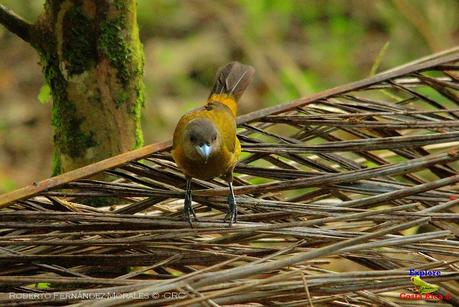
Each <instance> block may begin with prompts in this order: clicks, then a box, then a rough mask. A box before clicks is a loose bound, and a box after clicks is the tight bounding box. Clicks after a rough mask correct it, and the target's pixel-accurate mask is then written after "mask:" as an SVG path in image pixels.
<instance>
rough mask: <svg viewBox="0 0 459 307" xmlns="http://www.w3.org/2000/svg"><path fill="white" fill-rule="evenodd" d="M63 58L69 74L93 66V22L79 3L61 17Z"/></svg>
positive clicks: (94, 47) (94, 45)
mask: <svg viewBox="0 0 459 307" xmlns="http://www.w3.org/2000/svg"><path fill="white" fill-rule="evenodd" d="M62 26H63V37H64V40H63V42H62V43H63V49H62V51H63V59H64V61H65V64H66V66H65V67H66V70H67V72H68V73H69V74H70V75H73V74H81V73H82V72H84V71H86V70H88V69H89V68H91V67H93V66H94V65H95V63H96V61H95V58H96V55H97V48H96V38H95V35H94V29H93V23H92V20H91V19H90V18H88V17H87V16H86V15H85V13H84V12H83V8H82V7H81V3H77V4H75V6H73V7H72V8H71V9H70V10H69V11H67V12H66V13H65V15H64V19H63V25H62Z"/></svg>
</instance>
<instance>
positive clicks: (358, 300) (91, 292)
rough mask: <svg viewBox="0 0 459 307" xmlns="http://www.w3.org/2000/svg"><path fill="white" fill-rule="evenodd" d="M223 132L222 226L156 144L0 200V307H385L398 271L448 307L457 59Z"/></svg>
mask: <svg viewBox="0 0 459 307" xmlns="http://www.w3.org/2000/svg"><path fill="white" fill-rule="evenodd" d="M238 123H239V127H240V130H239V138H240V140H241V142H242V143H243V151H244V154H243V158H242V159H241V163H240V165H239V166H238V168H237V173H238V176H236V179H235V184H236V185H237V187H236V188H235V193H236V194H237V196H238V204H239V208H240V222H239V223H237V224H235V225H234V226H233V227H232V228H229V227H227V224H225V223H223V222H222V219H223V216H224V214H225V212H226V209H227V205H226V198H225V197H226V193H227V189H226V187H225V184H224V182H222V181H221V180H218V179H217V180H213V181H210V182H203V181H198V180H196V181H194V182H193V184H194V187H193V188H194V192H193V193H194V198H193V199H194V200H195V201H197V204H196V212H197V214H198V216H199V217H200V221H199V222H196V223H195V224H194V228H192V229H191V228H190V227H189V225H188V223H187V222H185V221H184V220H183V217H182V209H183V202H182V200H181V198H182V197H183V193H184V192H183V187H184V184H185V181H184V178H183V176H182V175H181V173H180V171H178V170H177V168H176V166H175V164H174V163H173V162H172V160H171V157H170V154H169V152H168V150H169V148H170V143H169V142H164V143H159V144H153V145H149V146H146V147H144V148H142V149H139V150H136V151H132V152H128V153H125V154H122V155H119V156H116V157H113V158H110V159H107V160H104V161H101V162H98V163H95V164H92V165H89V166H86V167H83V168H81V169H77V170H74V171H71V172H69V173H66V174H63V175H61V176H57V177H54V178H50V179H47V180H44V181H42V182H38V183H35V184H33V185H31V186H28V187H25V188H22V189H19V190H17V191H13V192H11V193H7V194H5V195H3V196H0V208H2V214H1V215H0V232H1V236H0V285H1V287H0V291H1V292H0V304H1V305H2V306H6V305H11V304H15V303H20V304H23V305H28V304H29V305H32V304H37V302H38V301H39V302H41V303H42V304H64V303H77V304H79V305H84V306H115V305H116V306H118V305H123V304H124V305H129V306H131V305H136V306H141V305H144V304H148V305H173V306H189V305H193V304H195V305H204V306H218V305H228V304H252V305H253V306H257V305H282V306H305V305H312V304H313V305H323V304H329V305H343V306H370V305H378V306H379V305H381V306H383V305H387V306H399V305H398V304H405V303H407V302H408V301H407V300H406V299H402V297H403V298H405V296H404V295H405V294H409V293H414V292H412V291H414V286H413V285H412V284H411V282H410V276H409V274H408V273H409V270H410V269H414V270H421V269H423V270H431V271H432V270H436V271H440V272H441V275H440V276H435V277H428V278H425V280H426V281H428V282H430V283H432V284H435V285H439V286H440V288H439V290H438V291H437V292H436V294H437V295H439V294H441V295H443V298H442V301H441V303H443V304H446V305H448V304H450V305H457V304H459V299H458V294H459V291H458V284H457V280H458V279H459V270H458V265H457V261H458V259H459V243H458V240H457V237H458V236H459V227H458V225H457V222H458V220H459V213H458V210H457V205H458V204H459V199H457V195H458V194H459V191H458V186H457V183H458V182H459V175H458V174H457V170H458V168H459V164H458V160H459V152H458V149H459V49H458V48H456V49H453V50H449V51H447V52H444V53H442V54H437V55H434V56H431V57H428V58H424V59H421V60H419V61H417V62H414V63H411V64H408V65H404V66H402V67H399V68H396V69H393V70H391V71H388V72H385V73H382V74H379V75H376V76H374V77H371V78H368V79H365V80H362V81H359V82H355V83H352V84H348V85H344V86H340V87H337V88H333V89H330V90H328V91H325V92H321V93H318V94H315V95H313V96H311V97H306V98H302V99H299V100H296V101H293V102H291V103H287V104H284V105H279V106H275V107H272V108H267V109H263V110H260V111H257V112H254V113H250V114H247V115H243V116H240V117H239V118H238ZM101 172H105V173H107V174H109V175H111V177H112V179H114V180H111V181H102V180H91V179H85V178H89V177H90V176H92V175H94V174H97V173H101ZM88 202H89V203H90V204H94V203H99V204H100V203H103V204H106V206H105V207H99V208H94V207H92V206H88V205H87V203H88ZM85 204H86V205H85ZM108 208H110V210H108ZM413 297H414V296H413ZM146 299H148V300H146ZM411 303H413V304H414V303H417V302H411ZM430 304H431V305H435V304H436V302H435V301H430ZM438 304H440V302H438Z"/></svg>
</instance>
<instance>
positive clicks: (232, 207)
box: [224, 180, 237, 227]
mask: <svg viewBox="0 0 459 307" xmlns="http://www.w3.org/2000/svg"><path fill="white" fill-rule="evenodd" d="M228 186H229V189H230V194H229V195H228V205H229V211H228V213H227V214H226V216H225V219H224V222H226V220H227V219H228V218H229V226H230V227H231V226H232V225H233V223H237V204H236V197H235V196H234V190H233V181H232V180H231V181H228Z"/></svg>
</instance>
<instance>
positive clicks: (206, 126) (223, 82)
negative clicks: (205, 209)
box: [171, 62, 255, 227]
mask: <svg viewBox="0 0 459 307" xmlns="http://www.w3.org/2000/svg"><path fill="white" fill-rule="evenodd" d="M254 73H255V69H254V68H253V67H252V66H250V65H244V64H241V63H239V62H230V63H228V64H226V65H225V66H223V67H221V68H220V69H219V70H218V72H217V75H216V80H215V83H214V85H213V87H212V90H211V92H210V95H209V97H208V99H207V103H206V104H205V105H203V106H201V107H199V108H196V109H194V110H191V111H189V112H188V113H186V114H184V115H183V116H182V117H181V118H180V119H179V121H178V123H177V126H176V128H175V131H174V136H173V142H172V151H171V154H172V157H173V159H174V161H175V163H176V164H177V166H178V168H179V169H180V170H181V171H182V172H183V174H184V175H185V178H186V189H185V200H184V215H185V219H187V220H188V222H189V224H190V226H191V227H192V226H193V225H192V218H193V219H194V220H196V221H198V219H197V217H196V214H195V212H194V210H193V207H192V191H191V181H192V178H197V179H201V180H209V179H212V178H215V177H222V178H224V179H225V181H226V182H227V183H228V187H229V195H228V205H229V210H228V213H227V214H226V216H225V218H224V222H226V221H227V220H229V226H230V227H231V226H232V224H233V223H236V222H237V204H236V198H235V196H234V190H233V170H234V167H235V166H236V164H237V163H238V160H239V155H240V153H241V143H240V142H239V139H238V138H237V135H236V129H237V126H236V116H237V103H238V100H239V98H240V97H241V96H242V94H243V93H244V91H245V90H246V89H247V87H248V86H249V84H250V82H251V80H252V77H253V75H254Z"/></svg>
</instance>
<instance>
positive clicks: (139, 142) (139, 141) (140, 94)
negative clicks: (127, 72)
mask: <svg viewBox="0 0 459 307" xmlns="http://www.w3.org/2000/svg"><path fill="white" fill-rule="evenodd" d="M144 93H145V86H144V84H143V81H142V80H139V81H138V82H137V86H136V101H135V104H134V108H133V111H134V112H133V113H134V114H133V115H134V120H135V124H136V129H135V148H140V147H142V146H143V144H144V140H143V132H142V125H141V122H142V121H141V119H142V108H143V106H144V104H145V94H144Z"/></svg>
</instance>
